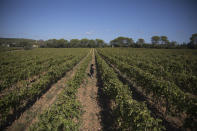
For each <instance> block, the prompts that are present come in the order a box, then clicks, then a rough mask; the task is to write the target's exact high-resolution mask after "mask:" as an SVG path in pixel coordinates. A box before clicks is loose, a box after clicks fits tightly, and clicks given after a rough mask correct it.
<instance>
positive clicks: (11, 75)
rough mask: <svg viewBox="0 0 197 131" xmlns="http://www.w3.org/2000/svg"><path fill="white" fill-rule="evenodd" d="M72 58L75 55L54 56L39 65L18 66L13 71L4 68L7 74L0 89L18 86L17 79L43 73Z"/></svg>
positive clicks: (24, 78)
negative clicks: (18, 67)
mask: <svg viewBox="0 0 197 131" xmlns="http://www.w3.org/2000/svg"><path fill="white" fill-rule="evenodd" d="M72 58H74V56H72V55H70V56H66V57H64V58H63V57H62V58H61V57H60V58H56V59H55V58H54V59H53V60H48V61H47V62H45V63H40V64H39V65H37V64H33V63H32V65H29V66H26V67H25V68H23V67H21V68H20V69H17V68H16V69H12V71H7V70H6V68H4V70H5V71H7V74H5V75H2V77H3V78H1V80H2V81H1V86H0V91H1V90H3V89H7V88H12V87H13V86H16V85H13V84H15V83H16V82H17V81H21V80H26V79H28V78H30V77H31V76H35V75H41V74H42V72H46V71H47V70H49V69H50V68H51V67H53V66H54V65H60V64H62V63H63V62H64V61H67V60H71V59H72Z"/></svg>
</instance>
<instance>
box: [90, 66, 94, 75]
mask: <svg viewBox="0 0 197 131" xmlns="http://www.w3.org/2000/svg"><path fill="white" fill-rule="evenodd" d="M93 75H94V65H93V64H91V67H90V76H91V78H92V79H93Z"/></svg>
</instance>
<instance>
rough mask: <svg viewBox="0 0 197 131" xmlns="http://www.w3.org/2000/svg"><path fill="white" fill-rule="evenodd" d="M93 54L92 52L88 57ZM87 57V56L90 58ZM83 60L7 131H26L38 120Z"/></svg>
mask: <svg viewBox="0 0 197 131" xmlns="http://www.w3.org/2000/svg"><path fill="white" fill-rule="evenodd" d="M90 54H92V50H91V51H90V52H89V53H88V55H90ZM88 55H87V56H88ZM87 56H86V57H85V58H87ZM85 58H83V59H82V60H81V61H80V62H79V63H78V64H77V65H76V66H75V67H73V69H72V70H70V71H68V72H67V73H66V75H65V76H64V77H62V78H61V79H60V80H59V81H57V82H56V83H55V84H53V85H52V86H51V87H50V89H49V90H48V91H47V92H46V93H45V94H44V95H43V96H41V97H40V99H39V100H37V101H36V102H35V103H34V105H33V106H31V107H30V108H29V109H27V110H26V111H25V112H24V113H23V114H22V115H21V116H20V117H19V118H18V119H17V120H15V121H14V122H13V123H12V125H11V126H9V127H7V129H6V130H7V131H25V130H28V128H29V127H30V126H31V125H32V124H34V123H35V122H36V121H37V120H38V116H39V114H41V113H42V112H43V111H44V110H46V109H48V108H49V107H50V106H51V105H52V104H53V103H55V101H56V99H57V96H58V94H60V93H61V92H62V90H63V89H64V87H66V82H67V81H68V80H69V79H71V78H72V77H73V76H74V74H75V72H76V70H77V69H78V68H79V67H80V65H81V63H82V62H83V61H84V60H85Z"/></svg>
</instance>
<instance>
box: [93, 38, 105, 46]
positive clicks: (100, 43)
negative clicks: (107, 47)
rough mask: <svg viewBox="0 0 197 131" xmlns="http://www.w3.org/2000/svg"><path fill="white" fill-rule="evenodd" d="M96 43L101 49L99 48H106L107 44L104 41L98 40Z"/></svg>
mask: <svg viewBox="0 0 197 131" xmlns="http://www.w3.org/2000/svg"><path fill="white" fill-rule="evenodd" d="M95 42H96V47H99V48H101V47H104V43H105V42H104V41H103V40H101V39H96V40H95Z"/></svg>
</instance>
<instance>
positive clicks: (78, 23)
mask: <svg viewBox="0 0 197 131" xmlns="http://www.w3.org/2000/svg"><path fill="white" fill-rule="evenodd" d="M196 13H197V0H0V37H15V38H31V39H44V40H46V39H50V38H56V39H60V38H64V39H67V40H70V39H73V38H78V39H81V38H88V39H95V38H101V39H103V40H105V41H106V42H109V41H110V40H112V39H114V38H116V37H118V36H126V37H130V38H133V39H134V40H135V41H136V40H137V39H138V38H144V39H145V41H146V42H150V38H151V37H152V36H153V35H166V36H168V38H169V40H170V41H172V40H176V41H178V42H181V43H182V42H188V41H189V37H190V36H191V35H192V34H193V33H197V15H196Z"/></svg>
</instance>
